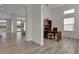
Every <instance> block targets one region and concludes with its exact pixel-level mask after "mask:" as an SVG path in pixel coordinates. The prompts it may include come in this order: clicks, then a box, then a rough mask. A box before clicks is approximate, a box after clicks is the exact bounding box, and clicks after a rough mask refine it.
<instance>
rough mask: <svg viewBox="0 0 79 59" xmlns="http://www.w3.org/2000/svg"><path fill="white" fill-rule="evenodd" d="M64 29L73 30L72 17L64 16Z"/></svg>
mask: <svg viewBox="0 0 79 59" xmlns="http://www.w3.org/2000/svg"><path fill="white" fill-rule="evenodd" d="M64 31H74V17H70V18H64Z"/></svg>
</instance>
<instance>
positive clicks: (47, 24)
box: [44, 19, 52, 38]
mask: <svg viewBox="0 0 79 59" xmlns="http://www.w3.org/2000/svg"><path fill="white" fill-rule="evenodd" d="M51 27H52V21H51V20H48V19H46V20H44V38H47V37H48V31H50V30H51Z"/></svg>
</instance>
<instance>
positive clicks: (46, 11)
mask: <svg viewBox="0 0 79 59" xmlns="http://www.w3.org/2000/svg"><path fill="white" fill-rule="evenodd" d="M41 11H42V13H43V19H46V18H49V19H50V20H51V15H50V8H49V7H48V6H46V5H42V10H41Z"/></svg>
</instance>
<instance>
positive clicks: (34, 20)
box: [25, 4, 43, 45]
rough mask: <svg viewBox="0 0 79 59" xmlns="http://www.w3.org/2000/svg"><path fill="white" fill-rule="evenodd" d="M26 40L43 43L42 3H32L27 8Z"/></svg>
mask: <svg viewBox="0 0 79 59" xmlns="http://www.w3.org/2000/svg"><path fill="white" fill-rule="evenodd" d="M25 15H26V24H27V26H26V28H27V30H26V40H27V41H31V40H32V41H34V42H36V43H38V44H40V45H43V36H42V35H41V32H42V31H41V5H40V4H33V5H32V4H31V5H29V4H28V5H27V8H26V14H25Z"/></svg>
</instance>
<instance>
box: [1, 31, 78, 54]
mask: <svg viewBox="0 0 79 59" xmlns="http://www.w3.org/2000/svg"><path fill="white" fill-rule="evenodd" d="M74 53H75V54H78V53H79V40H78V39H68V38H63V39H62V40H61V41H59V42H57V41H56V40H47V39H45V45H44V46H39V45H38V44H36V43H35V42H32V41H31V42H27V41H25V38H24V37H22V36H21V34H20V33H19V32H18V33H17V34H11V33H2V37H1V38H0V54H74Z"/></svg>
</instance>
